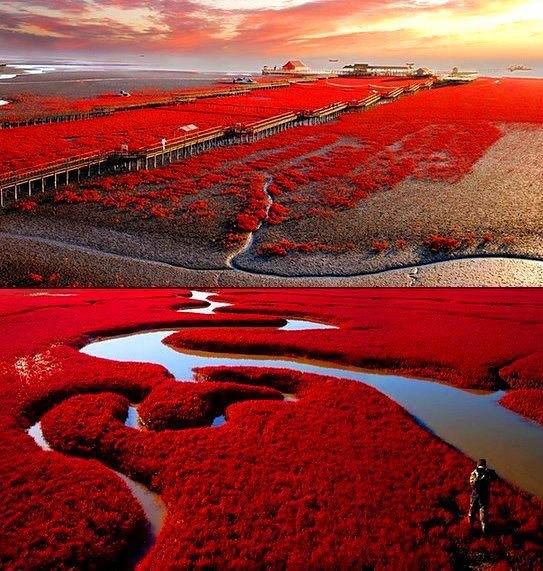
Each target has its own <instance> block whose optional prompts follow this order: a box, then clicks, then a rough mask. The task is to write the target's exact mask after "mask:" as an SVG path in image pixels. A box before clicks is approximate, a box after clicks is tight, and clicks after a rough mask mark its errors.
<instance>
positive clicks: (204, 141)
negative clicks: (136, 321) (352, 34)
mask: <svg viewBox="0 0 543 571" xmlns="http://www.w3.org/2000/svg"><path fill="white" fill-rule="evenodd" d="M432 86H433V81H429V82H426V83H424V84H417V85H416V89H415V85H413V86H410V87H408V88H399V89H394V90H392V91H390V92H388V93H382V94H381V93H372V94H371V95H370V96H368V97H366V98H365V99H360V100H354V101H350V102H348V103H345V102H337V103H332V104H330V105H327V106H325V107H321V108H319V109H312V110H304V111H299V112H288V113H282V114H280V115H276V116H273V117H269V118H265V119H261V120H260V121H256V122H252V123H248V124H236V125H230V126H221V127H214V128H212V129H206V130H204V131H198V132H196V133H191V134H187V135H183V136H179V137H177V138H175V139H169V140H168V141H165V143H164V144H157V145H153V146H151V147H145V148H141V149H136V150H132V151H125V152H118V151H112V152H109V153H95V154H85V155H79V156H75V157H70V158H68V159H65V160H59V161H55V162H52V163H48V164H44V165H41V166H37V167H34V168H32V169H29V170H25V171H17V172H11V173H6V174H4V175H0V209H6V208H9V207H11V206H13V204H14V203H15V202H17V201H18V200H21V199H25V198H30V197H32V196H34V195H36V194H40V193H45V192H47V191H49V190H55V189H57V188H58V187H59V186H65V185H68V184H71V183H78V182H79V181H80V180H82V179H88V178H91V177H94V176H100V175H102V174H112V173H122V172H132V171H139V170H148V169H155V168H158V167H162V166H165V165H168V164H171V163H173V162H176V161H179V160H182V159H184V158H187V157H190V156H193V155H196V154H199V153H202V152H205V151H207V150H210V149H213V148H216V147H219V146H225V145H235V144H240V143H251V142H254V141H257V140H259V139H262V138H264V137H269V136H271V135H275V134H276V133H280V132H281V131H284V130H285V129H290V128H292V127H296V126H301V125H317V124H320V123H324V122H327V121H332V120H334V119H337V118H338V117H339V116H340V115H341V114H343V113H346V112H350V111H353V110H360V109H367V108H369V107H371V106H373V105H376V104H379V103H381V102H385V101H386V100H390V99H396V98H397V97H399V96H401V95H402V94H404V93H405V94H408V93H414V92H416V91H418V90H419V89H422V88H427V89H429V88H431V87H432Z"/></svg>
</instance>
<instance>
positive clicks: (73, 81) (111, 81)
mask: <svg viewBox="0 0 543 571" xmlns="http://www.w3.org/2000/svg"><path fill="white" fill-rule="evenodd" d="M15 73H22V71H21V70H18V69H13V68H10V67H6V68H2V69H1V70H0V74H15ZM220 77H222V76H221V75H220V74H217V73H209V74H208V73H190V72H185V71H155V70H132V69H122V67H116V68H112V69H108V70H105V71H56V72H48V73H44V74H36V75H19V76H18V77H15V78H13V79H2V80H0V96H2V97H3V98H4V99H9V98H10V97H13V96H15V95H18V94H20V93H32V94H33V95H45V96H61V97H74V98H84V97H94V96H96V95H100V94H102V93H108V92H117V91H119V90H120V89H125V90H127V91H141V90H145V89H153V90H156V89H164V90H171V89H179V88H183V87H200V86H204V85H209V84H212V83H215V81H216V80H217V79H219V78H220Z"/></svg>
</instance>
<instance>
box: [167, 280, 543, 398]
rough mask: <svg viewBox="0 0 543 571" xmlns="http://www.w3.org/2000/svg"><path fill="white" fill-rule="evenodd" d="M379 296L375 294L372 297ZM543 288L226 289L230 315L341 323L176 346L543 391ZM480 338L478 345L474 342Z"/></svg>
mask: <svg viewBox="0 0 543 571" xmlns="http://www.w3.org/2000/svg"><path fill="white" fill-rule="evenodd" d="M368 291H371V295H370V294H368ZM542 296H543V292H540V291H539V290H514V291H513V292H512V291H511V290H504V291H501V290H492V289H483V290H463V289H447V290H439V289H437V290H434V289H424V290H421V291H414V292H409V294H407V293H404V292H403V291H397V290H385V291H380V290H363V289H362V290H356V289H350V290H338V291H336V290H318V289H317V290H296V289H281V290H278V289H273V288H266V289H262V290H259V289H251V290H239V291H237V290H224V291H222V297H223V298H225V299H226V301H228V302H230V303H232V304H234V308H225V309H224V310H223V311H224V312H225V313H228V312H230V311H240V310H241V308H243V310H244V311H255V312H257V313H260V312H264V311H265V312H267V313H268V314H273V315H284V313H285V312H286V311H288V312H289V314H290V315H291V316H292V315H295V316H299V317H301V318H308V319H313V320H315V321H320V322H325V323H331V324H336V325H340V326H341V329H339V330H320V331H270V330H264V331H263V330H259V331H248V330H244V329H238V330H236V332H235V334H233V333H232V332H231V331H228V332H226V331H221V330H219V329H214V330H210V331H190V332H185V331H181V332H179V333H177V334H176V335H175V336H174V337H173V338H171V342H172V343H173V344H174V345H177V344H179V345H180V346H183V347H189V348H192V349H201V350H208V349H209V350H212V351H217V352H224V351H233V352H236V350H237V349H236V348H238V347H243V351H244V352H245V353H251V354H260V355H262V354H264V355H265V354H274V353H276V352H279V353H281V354H282V355H290V356H293V357H309V358H313V359H317V360H330V361H336V362H341V363H344V364H349V365H356V366H360V367H362V368H383V369H391V370H403V371H407V372H410V373H412V374H415V375H420V376H423V377H424V376H428V377H430V378H440V379H443V380H446V381H447V382H450V383H453V384H454V385H456V386H461V387H471V388H479V389H500V388H515V389H517V388H542V387H543V373H542V371H543V352H542V349H541V344H540V343H539V338H540V335H543V326H542V325H540V324H541V323H543V297H542ZM474 340H476V342H474Z"/></svg>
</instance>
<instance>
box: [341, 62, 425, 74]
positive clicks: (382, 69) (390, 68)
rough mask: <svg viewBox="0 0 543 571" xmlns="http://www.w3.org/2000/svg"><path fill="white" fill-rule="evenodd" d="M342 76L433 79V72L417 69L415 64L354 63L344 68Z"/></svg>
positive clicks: (422, 68) (423, 68)
mask: <svg viewBox="0 0 543 571" xmlns="http://www.w3.org/2000/svg"><path fill="white" fill-rule="evenodd" d="M342 75H352V76H356V77H375V76H383V75H389V76H394V77H431V76H432V75H433V71H432V70H431V69H429V68H427V67H419V68H415V66H414V64H412V63H408V64H406V65H371V64H369V63H354V64H349V65H346V66H344V67H343V72H342Z"/></svg>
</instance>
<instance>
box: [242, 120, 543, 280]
mask: <svg viewBox="0 0 543 571" xmlns="http://www.w3.org/2000/svg"><path fill="white" fill-rule="evenodd" d="M502 128H503V129H504V135H503V137H502V138H501V139H500V140H499V141H498V142H497V143H496V144H495V145H493V146H492V147H491V148H490V149H489V150H488V152H487V153H486V155H485V156H484V157H483V158H482V159H481V160H479V161H478V162H477V163H476V164H475V165H474V167H473V171H472V172H471V173H470V174H468V175H467V176H465V177H463V178H462V179H461V180H460V181H458V182H456V183H454V184H450V183H446V182H443V183H436V182H426V181H419V180H413V179H410V180H406V181H404V182H403V183H401V184H399V185H398V186H396V187H395V188H392V189H391V190H389V191H385V192H380V193H376V194H374V195H373V196H371V197H370V198H369V199H368V200H365V201H363V202H362V203H361V204H360V206H359V207H358V208H357V209H353V210H345V211H343V212H340V213H338V214H337V215H336V216H335V217H333V218H331V219H321V220H316V219H315V218H306V219H302V220H300V221H292V222H287V223H285V224H282V225H280V226H276V227H268V228H263V229H262V230H261V231H260V232H259V233H258V235H257V237H256V239H255V240H254V242H253V247H252V248H251V249H250V250H249V251H248V252H247V253H246V254H244V255H243V256H240V257H238V258H237V264H238V266H239V267H240V268H241V269H245V270H248V271H256V272H262V273H273V274H280V275H285V276H294V275H296V276H300V275H323V276H324V275H344V276H347V275H354V274H361V273H368V272H376V271H383V270H386V269H392V268H397V267H403V266H407V265H411V266H412V265H417V264H423V263H429V262H433V261H438V260H440V259H450V258H454V257H465V256H466V255H469V256H478V255H495V256H496V255H514V256H519V257H527V258H540V257H542V255H543V224H542V221H541V212H543V155H542V154H541V149H542V148H543V129H541V128H540V127H539V128H538V127H536V126H533V127H532V126H520V125H509V126H507V127H505V126H504V127H502ZM433 232H437V233H439V234H442V235H446V236H450V235H458V234H468V233H472V234H474V235H475V236H476V244H474V245H473V246H472V247H464V248H462V249H460V250H458V251H457V252H450V253H447V254H442V255H441V256H436V255H432V254H431V253H430V252H429V251H428V249H427V248H426V247H423V246H422V244H423V242H424V239H425V238H426V237H427V236H428V235H429V234H431V233H433ZM486 232H490V234H491V235H492V236H493V239H492V241H491V242H489V243H488V244H484V245H483V244H482V243H481V237H482V236H483V234H485V233H486ZM281 238H287V239H289V240H292V241H294V242H311V241H316V242H320V241H323V240H324V241H326V242H328V243H344V242H354V243H355V244H356V249H355V251H354V252H352V253H347V254H343V255H334V256H330V255H325V254H322V255H319V254H313V255H311V256H307V255H299V254H290V255H289V256H287V257H284V258H281V257H273V258H264V257H262V256H259V255H258V253H257V249H258V246H259V245H261V244H262V243H264V242H275V241H277V240H279V239H281ZM399 239H400V240H405V241H406V242H407V246H406V247H405V248H403V249H402V250H400V251H398V250H395V249H394V248H392V249H391V250H390V251H387V252H384V253H380V254H376V253H374V252H372V251H371V248H372V242H373V240H388V241H389V242H390V243H391V244H393V243H395V241H396V240H399Z"/></svg>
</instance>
